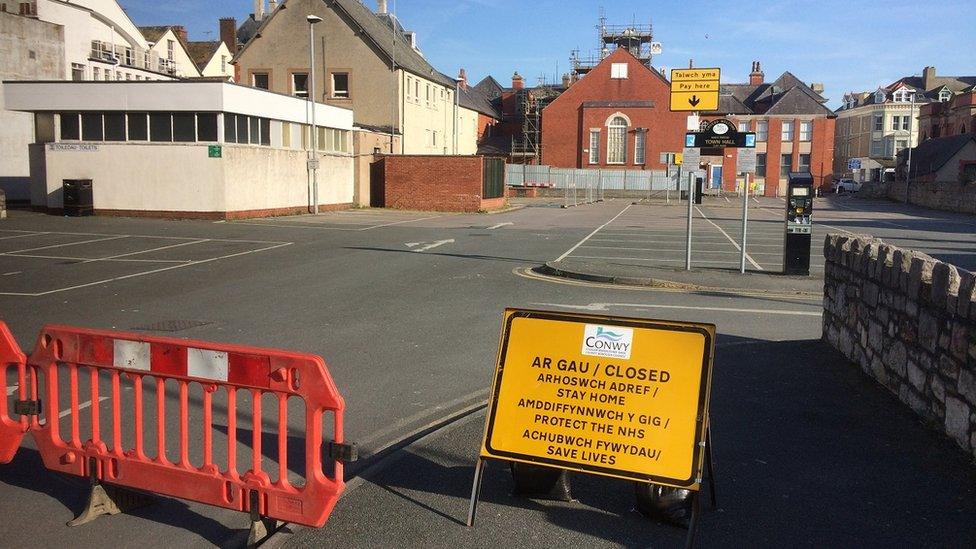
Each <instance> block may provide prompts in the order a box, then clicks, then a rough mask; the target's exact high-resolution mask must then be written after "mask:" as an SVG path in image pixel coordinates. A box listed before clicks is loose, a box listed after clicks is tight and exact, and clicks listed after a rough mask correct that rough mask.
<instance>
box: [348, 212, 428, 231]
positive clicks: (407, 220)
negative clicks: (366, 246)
mask: <svg viewBox="0 0 976 549" xmlns="http://www.w3.org/2000/svg"><path fill="white" fill-rule="evenodd" d="M439 217H444V216H443V215H432V216H430V217H421V218H418V219H404V220H403V221H394V222H392V223H383V224H381V225H373V226H372V227H366V228H365V229H358V230H360V231H368V230H370V229H379V228H382V227H392V226H394V225H403V224H404V223H415V222H417V221H426V220H428V219H437V218H439Z"/></svg>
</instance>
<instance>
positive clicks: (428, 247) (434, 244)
mask: <svg viewBox="0 0 976 549" xmlns="http://www.w3.org/2000/svg"><path fill="white" fill-rule="evenodd" d="M453 243H454V239H453V238H449V239H447V240H438V241H437V242H432V243H430V244H428V245H426V246H423V247H421V248H417V249H416V250H413V251H415V252H426V251H427V250H433V249H434V248H437V247H439V246H443V245H444V244H453Z"/></svg>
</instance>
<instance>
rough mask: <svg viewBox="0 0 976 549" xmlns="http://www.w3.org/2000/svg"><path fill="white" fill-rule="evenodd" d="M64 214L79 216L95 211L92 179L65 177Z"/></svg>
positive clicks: (63, 188)
mask: <svg viewBox="0 0 976 549" xmlns="http://www.w3.org/2000/svg"><path fill="white" fill-rule="evenodd" d="M62 192H63V196H64V215H67V216H71V217H79V216H83V215H92V214H94V213H95V199H94V196H93V194H92V180H91V179H65V180H64V181H63V182H62Z"/></svg>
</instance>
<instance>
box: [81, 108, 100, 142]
mask: <svg viewBox="0 0 976 549" xmlns="http://www.w3.org/2000/svg"><path fill="white" fill-rule="evenodd" d="M104 137H105V132H104V131H103V128H102V115H101V114H100V113H90V112H85V113H81V140H82V141H101V140H102V139H103V138H104Z"/></svg>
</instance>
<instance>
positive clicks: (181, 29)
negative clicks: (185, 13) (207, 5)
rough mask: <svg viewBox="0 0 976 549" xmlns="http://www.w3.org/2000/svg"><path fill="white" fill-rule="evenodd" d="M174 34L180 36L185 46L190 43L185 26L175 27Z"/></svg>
mask: <svg viewBox="0 0 976 549" xmlns="http://www.w3.org/2000/svg"><path fill="white" fill-rule="evenodd" d="M173 34H175V35H176V36H179V37H180V40H182V41H183V43H184V44H186V43H187V42H189V41H190V39H189V38H188V37H187V34H186V27H184V26H183V25H175V26H173Z"/></svg>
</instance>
